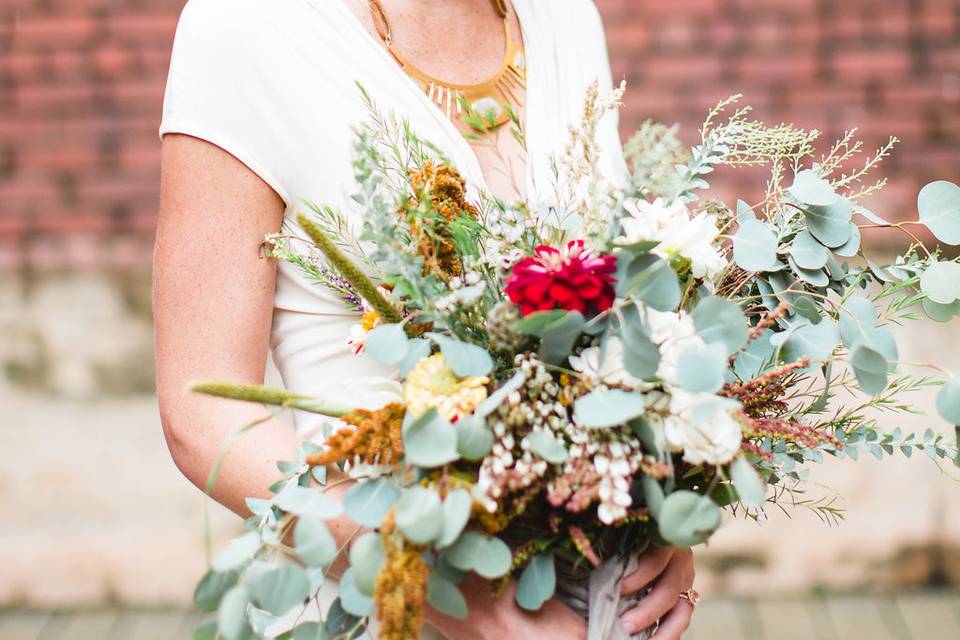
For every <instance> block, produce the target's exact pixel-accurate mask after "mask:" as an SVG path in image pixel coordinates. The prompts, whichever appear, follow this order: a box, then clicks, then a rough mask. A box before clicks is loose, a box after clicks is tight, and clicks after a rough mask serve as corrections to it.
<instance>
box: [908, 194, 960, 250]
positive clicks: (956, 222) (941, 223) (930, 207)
mask: <svg viewBox="0 0 960 640" xmlns="http://www.w3.org/2000/svg"><path fill="white" fill-rule="evenodd" d="M917 208H918V209H919V211H920V222H922V223H923V224H925V225H926V226H927V228H928V229H930V231H931V232H932V233H933V235H934V236H935V237H936V238H937V240H939V241H940V242H945V243H947V244H949V245H958V244H960V187H958V186H957V185H955V184H953V183H952V182H947V181H946V180H938V181H936V182H931V183H930V184H928V185H927V186H925V187H924V188H923V189H922V190H921V191H920V195H919V197H918V198H917Z"/></svg>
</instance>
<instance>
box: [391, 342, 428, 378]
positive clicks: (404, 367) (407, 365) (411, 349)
mask: <svg viewBox="0 0 960 640" xmlns="http://www.w3.org/2000/svg"><path fill="white" fill-rule="evenodd" d="M432 350H433V343H432V342H430V341H429V340H427V339H426V338H415V339H413V340H410V341H409V343H408V344H407V353H406V355H405V356H404V357H403V359H402V360H401V361H400V364H399V368H400V375H402V376H405V375H407V374H408V373H410V372H411V371H412V370H413V368H414V367H415V366H417V363H418V362H420V361H421V360H423V359H424V358H426V357H427V356H429V355H430V352H431V351H432Z"/></svg>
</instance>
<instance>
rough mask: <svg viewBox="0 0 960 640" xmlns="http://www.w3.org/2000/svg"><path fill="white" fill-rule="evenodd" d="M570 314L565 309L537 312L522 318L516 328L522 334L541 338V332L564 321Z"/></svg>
mask: <svg viewBox="0 0 960 640" xmlns="http://www.w3.org/2000/svg"><path fill="white" fill-rule="evenodd" d="M568 313H569V312H568V311H564V310H563V309H553V310H552V311H536V312H534V313H531V314H530V315H528V316H524V317H523V318H521V319H520V320H519V321H518V322H517V324H516V326H515V327H514V328H515V329H516V330H517V331H518V332H520V333H525V334H527V335H531V336H538V337H539V336H540V334H541V332H543V331H544V330H545V329H546V328H547V327H549V326H550V325H552V324H555V323H557V322H559V321H560V320H563V318H564V317H566V315H567V314H568Z"/></svg>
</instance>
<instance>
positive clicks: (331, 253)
mask: <svg viewBox="0 0 960 640" xmlns="http://www.w3.org/2000/svg"><path fill="white" fill-rule="evenodd" d="M297 222H298V223H299V224H300V227H301V228H302V229H303V230H304V231H305V232H306V233H307V235H308V236H310V239H311V240H313V243H314V244H315V245H317V248H318V249H320V251H321V252H323V255H325V256H326V257H327V261H328V262H329V263H330V265H331V266H332V267H333V268H334V269H336V270H337V271H338V272H339V273H340V275H342V276H343V277H344V278H345V279H346V281H347V282H349V283H350V284H351V285H353V288H354V289H356V290H357V291H358V292H359V293H360V295H361V296H363V299H364V300H366V301H367V302H368V303H369V304H370V306H371V307H373V309H374V310H375V311H376V312H377V313H379V314H380V317H381V318H383V321H384V322H386V323H389V324H393V323H400V322H403V314H402V313H400V311H399V310H398V309H397V308H396V307H395V306H394V305H393V303H392V302H390V301H389V300H387V299H386V298H385V297H384V296H383V294H382V293H380V291H379V290H378V289H377V285H375V284H374V283H373V281H372V280H371V279H370V278H369V277H367V274H365V273H364V272H363V271H362V270H360V268H359V267H357V265H355V264H354V263H353V261H352V260H350V258H348V257H347V255H346V254H345V253H344V252H343V251H342V250H341V249H340V247H338V246H337V245H336V243H334V242H333V240H331V239H330V238H329V237H328V236H327V234H325V233H324V232H323V231H322V230H321V229H320V227H319V226H317V225H316V224H315V223H314V222H313V221H312V220H310V218H308V217H307V216H306V214H303V213H298V214H297Z"/></svg>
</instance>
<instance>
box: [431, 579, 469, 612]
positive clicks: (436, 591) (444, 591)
mask: <svg viewBox="0 0 960 640" xmlns="http://www.w3.org/2000/svg"><path fill="white" fill-rule="evenodd" d="M427 602H428V603H429V604H430V606H431V607H433V608H434V609H436V610H437V611H439V612H440V613H442V614H444V615H447V616H450V617H451V618H456V619H457V620H465V619H466V617H467V601H466V600H465V599H464V597H463V594H462V593H460V589H458V588H457V585H455V584H454V583H453V582H451V581H450V580H447V579H446V578H444V577H443V576H440V575H438V574H437V573H435V572H434V573H431V574H430V578H429V579H428V580H427Z"/></svg>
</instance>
